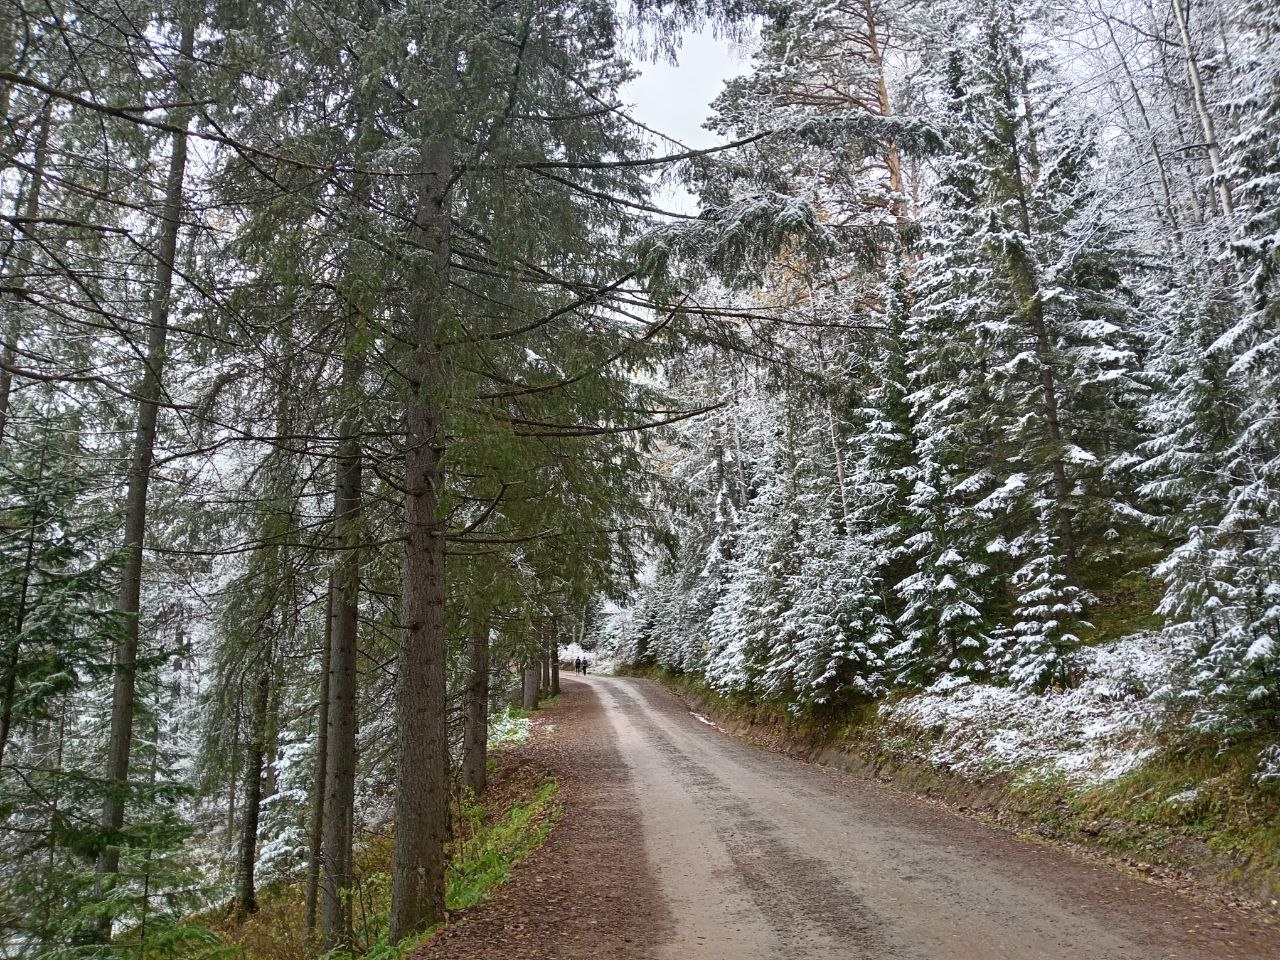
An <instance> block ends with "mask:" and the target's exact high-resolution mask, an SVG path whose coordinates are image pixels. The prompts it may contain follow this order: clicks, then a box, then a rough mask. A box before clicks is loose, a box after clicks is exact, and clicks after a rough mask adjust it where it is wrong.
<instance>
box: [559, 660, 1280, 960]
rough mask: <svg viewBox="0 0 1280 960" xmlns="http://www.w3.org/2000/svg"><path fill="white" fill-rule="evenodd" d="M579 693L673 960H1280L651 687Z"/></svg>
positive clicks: (1210, 913) (1272, 946) (1056, 858)
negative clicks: (608, 738)
mask: <svg viewBox="0 0 1280 960" xmlns="http://www.w3.org/2000/svg"><path fill="white" fill-rule="evenodd" d="M566 680H567V682H568V683H570V684H572V685H573V686H575V687H576V686H577V684H579V683H582V682H583V681H582V679H581V678H578V677H566ZM585 683H586V685H588V686H589V687H590V688H591V690H592V692H594V693H595V694H596V695H597V696H598V698H599V700H600V702H601V705H602V707H603V708H604V715H605V717H607V722H608V723H609V724H610V725H611V726H612V729H613V732H614V735H615V738H616V742H617V745H618V748H619V749H620V750H621V752H622V754H623V756H624V757H625V759H626V762H627V766H628V767H629V769H630V772H631V776H632V788H633V790H634V792H635V797H636V802H637V803H638V805H639V806H640V808H641V811H642V822H643V827H644V836H645V855H646V858H647V860H648V861H649V865H650V869H651V870H652V871H653V873H654V874H655V875H656V879H657V881H658V885H659V888H660V890H661V892H662V896H663V898H664V899H665V900H666V903H667V907H668V909H669V911H670V914H671V918H672V924H671V929H670V932H669V933H667V934H665V935H664V936H663V939H662V942H660V943H657V944H655V945H654V948H653V952H654V955H655V956H656V957H658V958H662V960H756V958H793V957H794V958H806V960H810V958H812V960H822V958H829V957H830V958H834V957H839V958H841V960H861V958H865V960H899V958H901V960H1001V958H1009V960H1068V958H1070V960H1210V958H1212V960H1237V958H1238V960H1267V958H1275V960H1280V932H1278V931H1277V930H1275V929H1274V928H1273V927H1270V926H1268V925H1266V924H1263V923H1261V922H1255V921H1253V920H1250V919H1247V918H1244V917H1242V916H1239V915H1236V914H1234V913H1228V912H1225V911H1223V910H1221V909H1215V908H1213V907H1207V906H1204V905H1202V904H1200V903H1198V902H1194V901H1191V900H1189V899H1185V898H1183V897H1180V896H1179V895H1177V894H1175V893H1173V892H1170V891H1168V890H1165V889H1163V888H1160V887H1157V886H1154V885H1151V884H1145V883H1142V882H1140V881H1138V880H1135V879H1131V878H1130V877H1128V876H1127V875H1124V874H1121V873H1119V872H1117V871H1114V870H1112V869H1110V868H1108V867H1106V866H1101V865H1093V864H1086V863H1081V862H1078V861H1076V860H1074V859H1072V858H1071V857H1069V856H1068V855H1067V854H1065V853H1064V852H1062V851H1059V850H1056V849H1053V848H1048V847H1043V846H1041V845H1038V844H1034V843H1030V842H1027V841H1023V840H1020V839H1018V838H1016V837H1013V836H1011V835H1009V834H1007V833H1004V832H1002V831H1000V830H998V829H996V828H994V827H990V826H987V825H985V824H982V823H978V822H975V821H970V820H966V819H964V818H961V817H957V816H954V815H951V814H949V813H947V812H945V811H943V810H940V809H938V808H937V807H934V806H932V805H929V804H926V803H923V802H920V801H917V800H914V799H912V798H910V797H907V796H905V795H903V794H900V793H897V792H895V791H893V790H890V789H887V788H885V787H883V786H880V785H878V784H875V783H870V782H867V781H862V780H857V779H854V778H851V777H847V776H844V775H841V774H838V773H835V772H832V771H829V770H825V769H823V768H819V767H814V766H811V765H808V764H805V763H802V762H800V761H797V760H794V759H792V758H789V757H784V756H780V755H777V754H774V753H770V752H766V751H763V750H760V749H757V748H755V747H752V746H750V745H748V744H746V743H744V742H743V741H741V740H739V739H737V738H735V737H733V736H730V735H729V734H727V733H724V732H723V731H721V730H719V729H718V728H716V727H714V726H713V725H711V724H709V723H707V722H705V721H703V720H700V719H699V718H698V717H696V716H695V715H693V714H691V713H689V711H688V710H687V709H686V708H685V707H684V706H683V704H682V703H681V702H680V701H679V700H677V699H676V698H675V697H674V696H672V695H671V694H670V693H668V692H667V691H666V690H664V689H663V688H661V687H660V686H659V685H657V684H655V683H653V682H651V681H645V680H634V679H624V678H614V677H595V676H593V677H588V678H586V680H585ZM579 689H580V688H579ZM583 692H585V691H583Z"/></svg>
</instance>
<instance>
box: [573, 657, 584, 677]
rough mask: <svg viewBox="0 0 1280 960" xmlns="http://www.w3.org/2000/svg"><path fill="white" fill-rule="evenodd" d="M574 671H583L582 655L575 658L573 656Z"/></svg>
mask: <svg viewBox="0 0 1280 960" xmlns="http://www.w3.org/2000/svg"><path fill="white" fill-rule="evenodd" d="M573 672H574V673H581V672H582V658H581V657H574V658H573Z"/></svg>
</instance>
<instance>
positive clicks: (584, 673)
mask: <svg viewBox="0 0 1280 960" xmlns="http://www.w3.org/2000/svg"><path fill="white" fill-rule="evenodd" d="M587 666H588V664H587V658H586V657H583V658H582V675H583V676H584V677H585V676H586V675H587Z"/></svg>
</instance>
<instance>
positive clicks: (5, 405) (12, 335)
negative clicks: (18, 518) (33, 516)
mask: <svg viewBox="0 0 1280 960" xmlns="http://www.w3.org/2000/svg"><path fill="white" fill-rule="evenodd" d="M52 105H53V101H52V100H51V99H50V100H46V101H45V105H44V110H43V111H42V112H41V114H40V130H39V132H38V133H37V134H36V144H35V157H34V158H33V161H34V162H33V165H32V170H31V183H30V184H28V185H27V196H26V200H25V202H24V203H23V210H22V216H23V218H24V219H25V220H26V223H25V224H24V225H23V226H22V227H21V228H18V227H15V228H14V233H15V234H17V233H19V232H21V233H23V234H25V235H26V237H27V242H29V243H31V242H32V239H33V238H34V235H35V230H36V221H37V220H38V218H39V216H40V195H41V193H42V192H43V191H44V172H45V171H44V168H45V162H46V161H47V160H48V154H49V126H50V122H51V121H50V114H51V112H52ZM32 246H33V247H34V246H35V244H34V243H32ZM21 252H22V248H21V246H20V245H18V244H16V243H15V244H14V251H13V253H14V264H15V266H14V269H13V274H12V276H11V277H10V282H11V283H12V285H13V286H14V287H15V288H16V289H18V290H21V289H22V286H23V284H24V282H25V277H26V273H27V271H26V268H25V265H24V263H23V260H22V258H21V256H20V254H21ZM20 296H22V294H21V293H18V294H16V295H15V297H14V299H15V301H16V299H17V297H20ZM10 309H11V310H12V313H11V314H10V316H9V323H8V325H7V326H6V328H5V332H4V347H3V353H2V355H3V357H4V360H3V362H2V363H0V445H3V443H4V439H5V433H6V432H7V430H8V428H9V406H10V403H11V399H12V396H13V366H14V364H15V363H16V362H17V359H18V342H19V340H20V339H21V337H22V305H21V304H20V303H18V302H14V303H12V304H11V305H10Z"/></svg>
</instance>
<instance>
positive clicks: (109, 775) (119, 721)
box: [97, 5, 195, 930]
mask: <svg viewBox="0 0 1280 960" xmlns="http://www.w3.org/2000/svg"><path fill="white" fill-rule="evenodd" d="M191 9H192V10H193V11H194V5H193V7H192V8H191ZM194 38H195V23H194V17H193V15H192V14H190V13H189V14H188V15H187V16H185V17H184V22H183V24H182V36H181V40H180V42H179V49H180V56H181V60H182V62H181V66H180V67H179V75H178V77H179V78H178V82H177V85H176V90H175V99H176V100H177V101H179V102H180V103H183V102H185V101H186V100H188V99H189V98H188V96H187V95H186V93H185V92H184V88H185V86H186V83H185V80H186V77H187V76H188V74H189V70H190V64H191V60H192V52H193V49H194ZM190 119H191V111H190V107H188V106H185V105H183V106H178V107H176V108H175V109H174V111H173V112H172V113H171V115H170V122H171V123H172V125H173V126H174V128H175V129H176V131H177V132H175V133H174V135H173V151H172V153H171V155H170V157H169V172H168V177H167V179H166V181H165V192H164V209H163V213H162V222H161V227H160V237H159V247H158V249H157V253H156V258H157V259H156V272H155V277H154V280H153V283H152V290H151V309H150V314H149V316H148V322H149V325H150V333H149V335H148V338H147V359H146V367H145V370H144V371H143V375H142V380H141V382H140V383H139V384H138V387H137V395H138V397H139V398H140V400H139V403H138V422H137V428H136V432H135V435H134V444H133V458H132V462H131V463H130V466H129V478H128V488H127V492H126V494H125V519H124V544H123V546H124V549H123V551H122V553H123V556H124V569H123V572H122V574H121V578H120V595H119V599H118V601H117V609H118V610H119V612H120V614H121V618H122V621H123V622H122V626H121V637H120V640H119V642H118V643H117V644H116V650H115V662H114V670H115V682H114V686H113V689H112V694H111V733H110V741H109V746H108V750H107V768H106V779H107V781H108V783H109V784H111V788H110V789H109V790H108V792H107V796H106V800H105V801H104V803H103V807H102V827H103V829H104V831H105V832H106V834H107V838H108V846H107V847H106V848H105V849H104V851H103V853H102V855H101V856H100V857H99V859H98V869H97V886H98V889H99V891H101V890H102V888H103V887H104V886H105V885H106V884H107V883H108V882H109V879H108V878H110V877H112V876H113V875H114V874H115V873H116V872H117V871H118V870H119V866H120V849H119V847H118V846H117V845H116V844H115V843H114V842H112V841H114V840H115V836H116V835H117V834H118V833H119V831H120V828H121V827H122V826H123V825H124V813H125V798H126V794H127V792H128V782H129V753H130V749H131V748H132V745H133V712H134V692H135V677H134V671H135V669H136V665H137V660H138V614H139V602H140V599H141V595H142V545H143V540H144V538H145V536H146V531H147V486H148V484H149V483H150V481H151V465H152V459H153V453H154V449H155V441H156V419H157V416H158V414H159V410H160V408H159V401H160V399H161V395H162V393H163V385H162V377H163V374H164V361H165V342H166V340H167V338H168V334H169V296H170V293H171V291H172V285H173V269H174V261H175V259H176V257H177V250H178V231H179V229H180V227H181V220H182V182H183V177H184V176H185V174H186V167H187V135H186V130H187V126H188V124H189V123H190ZM103 927H104V929H106V930H109V927H110V919H109V918H104V921H103Z"/></svg>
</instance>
